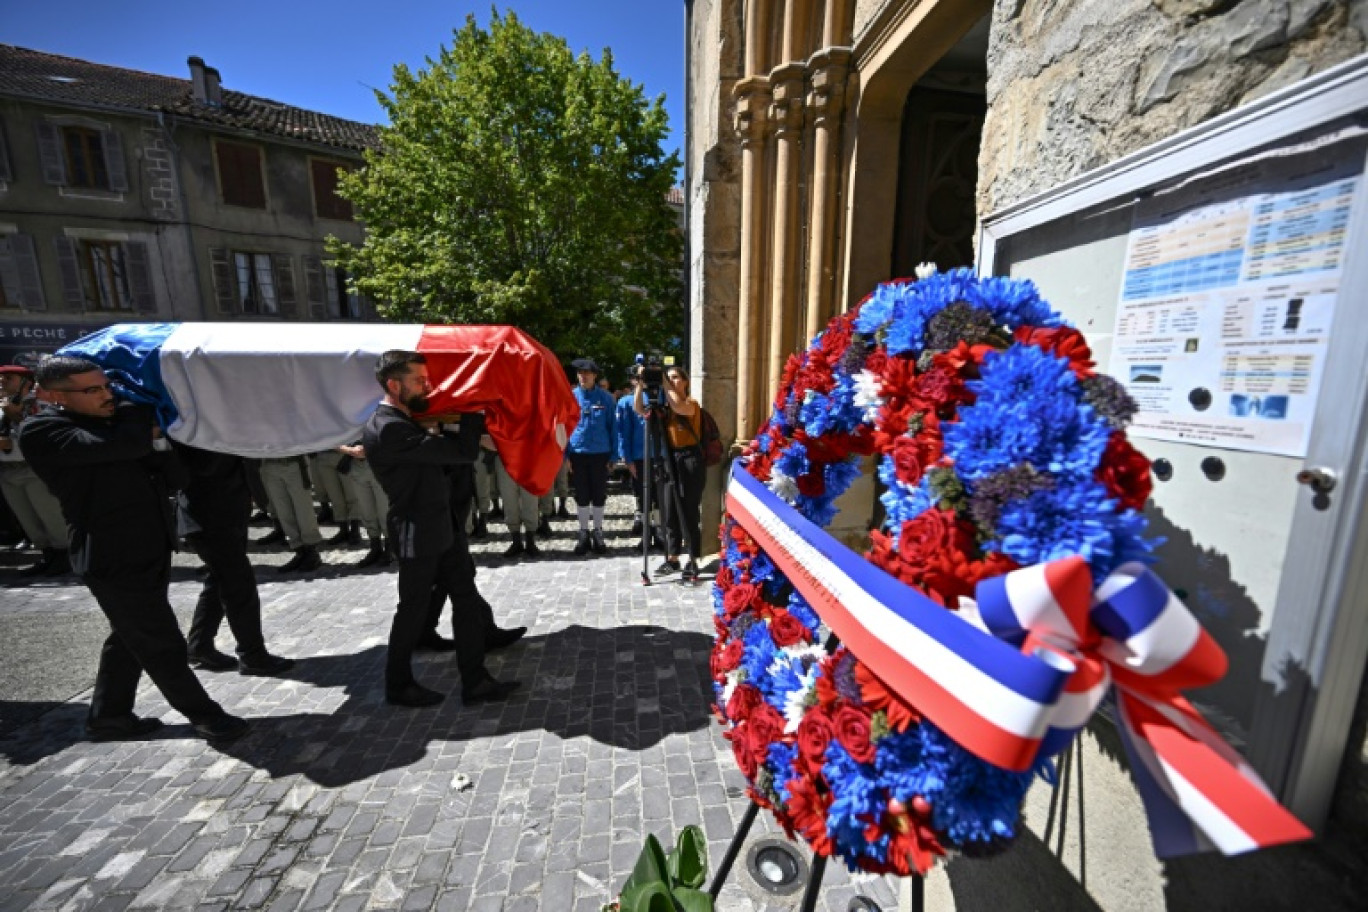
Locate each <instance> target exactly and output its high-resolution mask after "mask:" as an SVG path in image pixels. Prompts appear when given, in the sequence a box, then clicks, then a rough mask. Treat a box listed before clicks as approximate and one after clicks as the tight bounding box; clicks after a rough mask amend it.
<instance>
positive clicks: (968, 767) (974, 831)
mask: <svg viewBox="0 0 1368 912" xmlns="http://www.w3.org/2000/svg"><path fill="white" fill-rule="evenodd" d="M917 732H918V734H919V735H920V737H921V742H922V766H921V769H922V771H923V781H922V789H921V792H920V794H922V795H923V796H925V798H926V799H927V800H928V801H930V802H931V815H932V824H933V825H934V826H935V828H936V830H937V831H939V832H943V833H945V835H946V836H947V837H949V839H950V841H951V842H952V843H953V844H955V845H957V846H959V847H960V848H967V847H971V846H975V845H977V846H980V847H988V846H992V845H994V844H997V843H1001V842H1003V841H1005V840H1009V839H1011V838H1012V837H1013V836H1015V835H1016V827H1017V824H1018V822H1019V820H1020V818H1021V801H1022V799H1023V798H1024V797H1025V795H1026V790H1027V789H1028V788H1030V787H1031V782H1032V780H1033V779H1034V778H1035V773H1034V772H1025V773H1016V772H1012V771H1010V770H1005V769H1002V768H1001V767H997V766H993V765H992V764H991V763H985V762H984V761H982V760H980V759H979V758H978V757H975V756H974V755H973V754H971V753H969V752H968V751H966V750H965V749H964V748H962V747H960V746H959V745H958V744H956V743H955V742H954V741H952V740H951V739H950V737H949V736H948V735H946V734H945V733H944V732H942V731H941V730H940V729H938V728H936V727H935V726H934V725H931V724H930V723H925V722H924V723H922V724H921V725H919V726H918V727H917Z"/></svg>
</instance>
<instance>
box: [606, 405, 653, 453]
mask: <svg viewBox="0 0 1368 912" xmlns="http://www.w3.org/2000/svg"><path fill="white" fill-rule="evenodd" d="M613 458H614V459H617V460H619V461H622V462H641V460H643V459H645V458H646V419H645V418H642V417H641V416H640V415H638V414H637V413H636V409H634V408H632V394H631V393H628V394H627V395H625V396H623V397H622V398H621V399H619V400H618V404H617V448H616V449H615V450H614V451H613Z"/></svg>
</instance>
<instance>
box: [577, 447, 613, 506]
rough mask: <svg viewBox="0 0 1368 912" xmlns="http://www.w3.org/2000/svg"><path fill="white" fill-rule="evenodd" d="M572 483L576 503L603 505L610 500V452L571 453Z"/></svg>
mask: <svg viewBox="0 0 1368 912" xmlns="http://www.w3.org/2000/svg"><path fill="white" fill-rule="evenodd" d="M569 455H570V484H571V486H573V487H574V489H575V505H576V506H580V507H601V506H603V505H604V504H605V503H607V502H608V454H607V453H571V454H569Z"/></svg>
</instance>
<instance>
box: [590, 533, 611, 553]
mask: <svg viewBox="0 0 1368 912" xmlns="http://www.w3.org/2000/svg"><path fill="white" fill-rule="evenodd" d="M589 547H590V548H592V549H593V550H594V553H595V554H607V553H608V544H607V543H606V542H605V541H604V540H603V530H602V529H595V530H594V534H593V535H592V536H590V538H589Z"/></svg>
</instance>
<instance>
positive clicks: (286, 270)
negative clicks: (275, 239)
mask: <svg viewBox="0 0 1368 912" xmlns="http://www.w3.org/2000/svg"><path fill="white" fill-rule="evenodd" d="M271 271H272V272H274V273H275V283H276V304H277V307H278V309H279V311H280V315H281V316H282V317H284V318H286V319H287V320H293V319H294V318H295V316H296V315H297V314H298V312H299V311H298V308H297V307H296V306H295V303H296V300H295V281H294V264H293V263H292V262H291V261H290V256H289V254H285V253H276V254H272V255H271Z"/></svg>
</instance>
